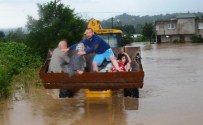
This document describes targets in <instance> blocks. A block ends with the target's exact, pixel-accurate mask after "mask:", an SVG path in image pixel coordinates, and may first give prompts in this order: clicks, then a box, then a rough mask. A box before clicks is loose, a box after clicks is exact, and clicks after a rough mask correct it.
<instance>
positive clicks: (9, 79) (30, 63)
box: [0, 2, 86, 98]
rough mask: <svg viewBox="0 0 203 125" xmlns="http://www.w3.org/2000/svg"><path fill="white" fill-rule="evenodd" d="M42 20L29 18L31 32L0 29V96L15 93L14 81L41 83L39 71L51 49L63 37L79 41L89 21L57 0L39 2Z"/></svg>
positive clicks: (18, 82)
mask: <svg viewBox="0 0 203 125" xmlns="http://www.w3.org/2000/svg"><path fill="white" fill-rule="evenodd" d="M38 7H39V19H34V18H33V17H31V16H29V17H28V22H27V28H28V32H26V33H25V30H23V29H22V28H18V29H16V30H12V31H9V32H7V33H6V34H5V33H4V32H3V31H0V98H2V97H7V96H9V95H10V93H11V92H12V89H11V88H12V87H13V84H20V85H23V86H28V87H29V86H30V85H31V84H34V85H37V86H38V85H39V82H40V80H39V76H38V70H39V67H40V66H41V63H42V59H45V57H46V54H47V52H48V49H49V48H55V47H56V46H57V44H58V42H59V40H61V39H68V40H69V44H73V43H74V42H77V41H79V40H80V39H81V38H82V35H83V31H84V30H85V28H86V22H85V21H84V20H82V19H80V18H79V17H77V16H76V15H75V14H74V11H73V10H71V9H69V8H68V7H66V6H64V5H63V4H61V3H60V4H57V3H54V2H48V3H46V4H42V5H40V4H38Z"/></svg>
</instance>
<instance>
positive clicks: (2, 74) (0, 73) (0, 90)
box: [0, 65, 10, 98]
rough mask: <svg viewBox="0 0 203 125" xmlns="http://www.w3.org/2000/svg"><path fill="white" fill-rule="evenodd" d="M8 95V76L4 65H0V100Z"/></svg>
mask: <svg viewBox="0 0 203 125" xmlns="http://www.w3.org/2000/svg"><path fill="white" fill-rule="evenodd" d="M9 94H10V75H9V71H8V69H7V68H6V67H5V66H4V65H0V98H1V97H7V96H8V95H9Z"/></svg>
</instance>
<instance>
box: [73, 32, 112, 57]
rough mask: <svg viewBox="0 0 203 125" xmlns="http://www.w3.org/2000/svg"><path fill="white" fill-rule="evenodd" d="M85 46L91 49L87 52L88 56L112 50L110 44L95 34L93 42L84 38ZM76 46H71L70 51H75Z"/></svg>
mask: <svg viewBox="0 0 203 125" xmlns="http://www.w3.org/2000/svg"><path fill="white" fill-rule="evenodd" d="M82 42H83V43H84V45H87V46H88V47H89V49H88V50H87V51H86V54H89V53H93V52H95V53H96V54H102V53H104V52H105V51H106V50H108V49H109V48H110V46H109V44H108V43H106V42H105V41H104V40H103V39H102V38H101V37H100V36H99V35H96V34H94V35H93V36H92V40H89V39H87V38H84V39H83V40H82ZM75 48H76V44H74V45H72V46H70V49H75Z"/></svg>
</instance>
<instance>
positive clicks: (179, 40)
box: [173, 39, 184, 43]
mask: <svg viewBox="0 0 203 125" xmlns="http://www.w3.org/2000/svg"><path fill="white" fill-rule="evenodd" d="M173 43H184V41H183V40H181V39H175V40H173Z"/></svg>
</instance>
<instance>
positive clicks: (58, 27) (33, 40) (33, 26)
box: [27, 2, 86, 58]
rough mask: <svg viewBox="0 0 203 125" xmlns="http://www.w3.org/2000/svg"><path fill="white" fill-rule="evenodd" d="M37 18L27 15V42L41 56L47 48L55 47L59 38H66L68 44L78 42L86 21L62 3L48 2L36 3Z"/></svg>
mask: <svg viewBox="0 0 203 125" xmlns="http://www.w3.org/2000/svg"><path fill="white" fill-rule="evenodd" d="M38 8H39V10H38V12H39V19H34V18H33V17H31V16H28V22H27V28H28V30H29V32H30V33H29V34H28V37H27V38H28V41H27V44H28V45H29V46H31V47H32V48H33V49H34V50H35V51H37V52H38V53H39V55H40V56H41V57H43V58H45V57H46V55H47V52H48V49H49V48H55V47H56V46H57V44H58V42H59V41H60V40H61V39H67V40H68V43H69V45H71V44H73V43H75V42H78V41H79V40H80V39H81V38H82V35H83V32H84V30H85V28H86V22H85V21H84V20H82V19H80V18H79V17H77V16H76V15H75V14H74V11H73V10H71V9H70V8H69V7H66V6H64V5H63V4H61V3H59V4H57V3H55V2H48V3H46V4H42V5H41V4H38Z"/></svg>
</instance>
